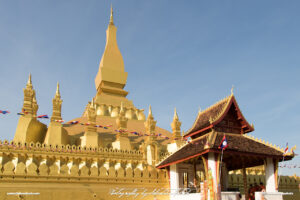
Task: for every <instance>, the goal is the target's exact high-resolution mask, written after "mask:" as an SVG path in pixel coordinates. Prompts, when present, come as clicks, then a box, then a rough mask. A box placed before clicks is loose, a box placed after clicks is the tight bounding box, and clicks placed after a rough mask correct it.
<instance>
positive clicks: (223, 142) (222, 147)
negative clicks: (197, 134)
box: [219, 135, 228, 150]
mask: <svg viewBox="0 0 300 200" xmlns="http://www.w3.org/2000/svg"><path fill="white" fill-rule="evenodd" d="M227 146H228V143H227V139H226V136H225V135H224V136H223V139H222V141H221V144H220V145H219V149H222V150H225V149H226V148H227Z"/></svg>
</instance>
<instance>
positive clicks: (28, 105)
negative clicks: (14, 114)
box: [22, 74, 35, 117]
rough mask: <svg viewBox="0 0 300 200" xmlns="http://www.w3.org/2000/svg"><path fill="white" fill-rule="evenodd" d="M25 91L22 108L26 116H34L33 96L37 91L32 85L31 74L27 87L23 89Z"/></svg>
mask: <svg viewBox="0 0 300 200" xmlns="http://www.w3.org/2000/svg"><path fill="white" fill-rule="evenodd" d="M23 92H24V102H23V107H22V110H23V111H24V115H25V116H30V117H31V116H33V108H32V107H33V98H34V97H35V91H34V89H33V87H32V81H31V74H29V78H28V81H27V84H26V87H25V88H24V89H23Z"/></svg>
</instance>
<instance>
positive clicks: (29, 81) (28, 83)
mask: <svg viewBox="0 0 300 200" xmlns="http://www.w3.org/2000/svg"><path fill="white" fill-rule="evenodd" d="M27 85H32V81H31V73H29V77H28V81H27Z"/></svg>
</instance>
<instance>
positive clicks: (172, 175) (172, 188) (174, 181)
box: [170, 164, 179, 193]
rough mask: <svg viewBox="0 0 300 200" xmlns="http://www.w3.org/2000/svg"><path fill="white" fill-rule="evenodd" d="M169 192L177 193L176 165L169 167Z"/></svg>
mask: <svg viewBox="0 0 300 200" xmlns="http://www.w3.org/2000/svg"><path fill="white" fill-rule="evenodd" d="M170 191H171V193H177V192H179V172H178V166H177V165H176V164H174V165H171V166H170Z"/></svg>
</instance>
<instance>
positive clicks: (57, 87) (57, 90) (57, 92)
mask: <svg viewBox="0 0 300 200" xmlns="http://www.w3.org/2000/svg"><path fill="white" fill-rule="evenodd" d="M55 94H56V96H60V91H59V82H57V86H56V93H55Z"/></svg>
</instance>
